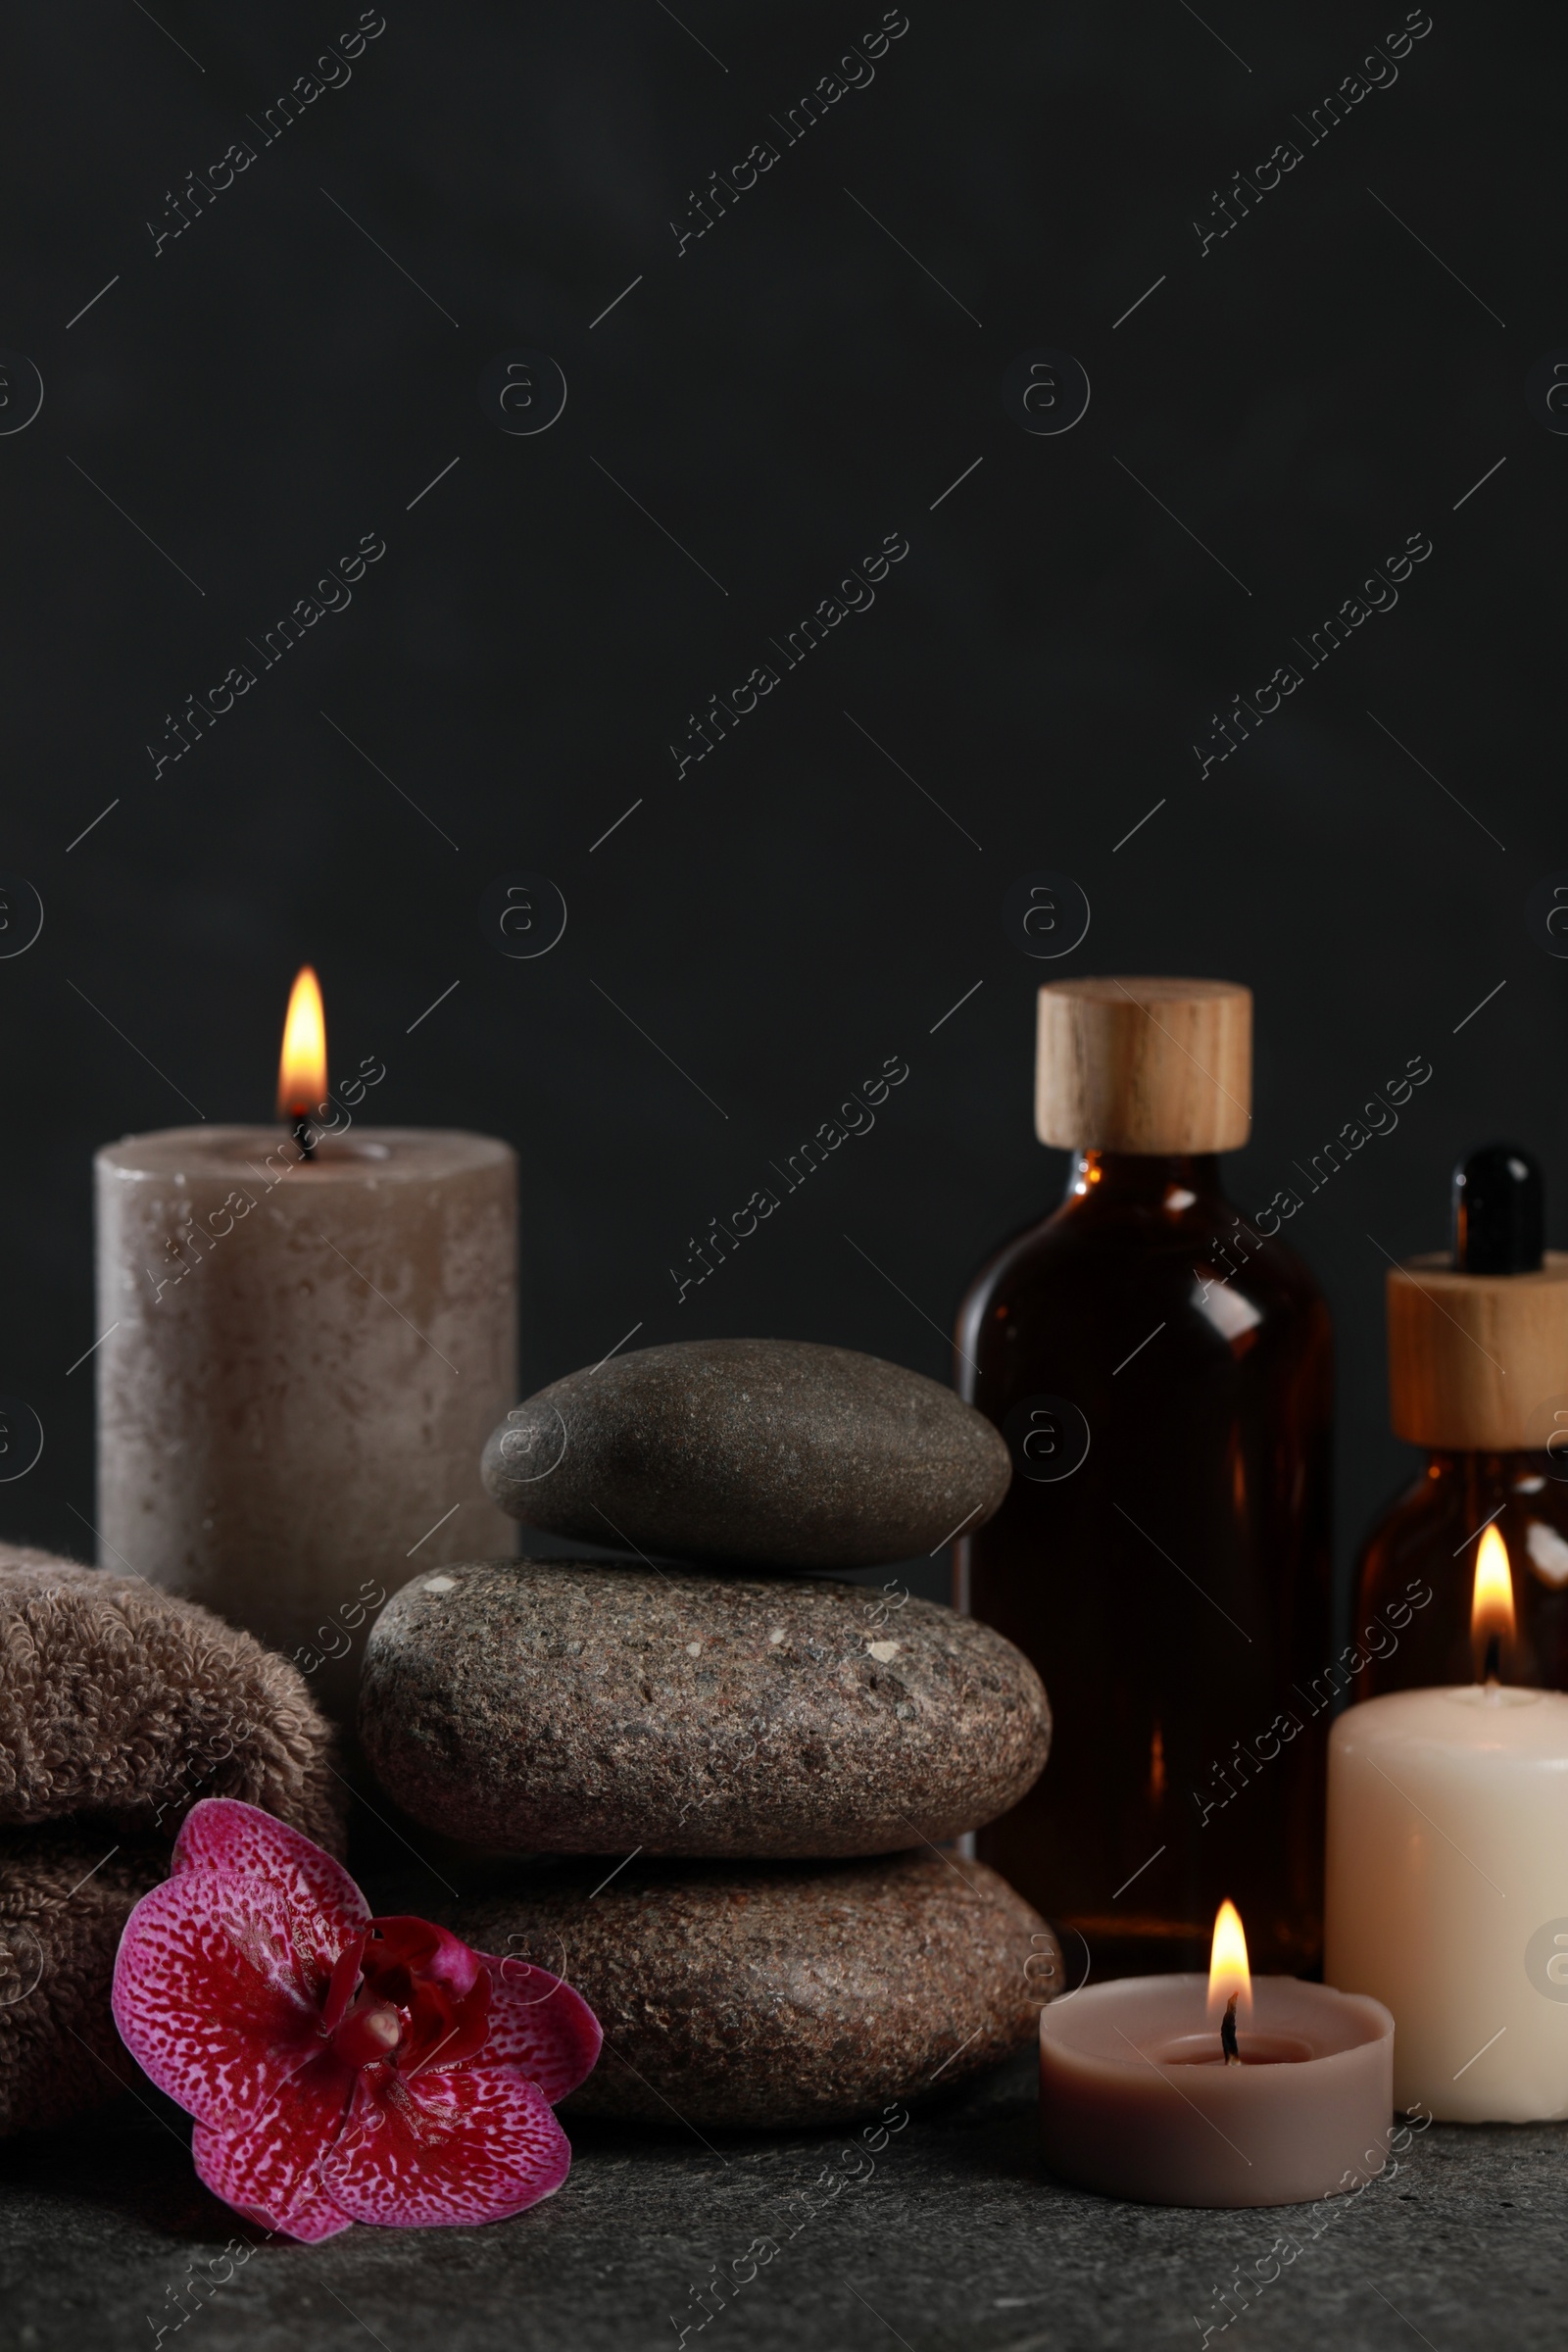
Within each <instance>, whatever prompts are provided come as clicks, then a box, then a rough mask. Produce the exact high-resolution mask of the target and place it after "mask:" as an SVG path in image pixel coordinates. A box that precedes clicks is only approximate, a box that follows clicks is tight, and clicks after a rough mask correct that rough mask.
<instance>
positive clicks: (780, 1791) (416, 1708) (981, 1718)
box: [360, 1560, 1051, 1857]
mask: <svg viewBox="0 0 1568 2352" xmlns="http://www.w3.org/2000/svg"><path fill="white" fill-rule="evenodd" d="M884 1609H885V1604H884V1603H883V1602H882V1601H881V1600H880V1598H879V1596H878V1595H875V1594H872V1593H865V1592H864V1591H862V1590H861V1589H860V1588H858V1587H857V1586H854V1585H841V1584H836V1583H829V1582H828V1581H826V1580H825V1579H817V1578H809V1577H771V1578H766V1579H763V1578H741V1577H726V1576H717V1575H711V1574H708V1573H706V1572H704V1571H702V1570H698V1569H688V1570H683V1571H680V1572H670V1573H667V1574H666V1573H663V1572H662V1571H660V1570H657V1569H653V1568H620V1567H608V1568H607V1567H595V1566H590V1565H586V1564H584V1563H580V1562H576V1561H553V1562H550V1563H549V1564H542V1563H539V1562H534V1561H527V1560H479V1561H474V1562H471V1563H468V1564H466V1565H459V1566H453V1567H446V1568H441V1569H438V1570H432V1571H430V1572H429V1573H427V1574H425V1575H424V1576H420V1577H417V1578H416V1579H415V1580H414V1582H413V1583H412V1584H409V1585H405V1586H404V1588H403V1590H402V1591H401V1592H400V1593H394V1594H393V1596H392V1599H391V1600H390V1601H389V1602H388V1603H387V1605H386V1607H385V1608H384V1609H383V1610H382V1612H381V1615H380V1617H379V1618H378V1620H377V1622H376V1625H375V1629H374V1631H373V1633H372V1634H371V1636H370V1640H369V1642H368V1647H367V1651H366V1660H365V1674H364V1680H363V1683H362V1686H361V1694H360V1732H361V1737H362V1739H363V1740H364V1742H365V1746H366V1750H367V1752H368V1756H369V1758H370V1761H371V1763H372V1765H373V1766H374V1768H375V1771H376V1772H377V1774H378V1775H379V1777H380V1779H381V1782H382V1784H383V1786H384V1787H385V1788H386V1789H388V1791H389V1792H390V1793H391V1794H392V1795H393V1796H394V1797H396V1798H397V1800H398V1802H399V1803H400V1804H402V1805H404V1806H406V1807H407V1809H408V1811H409V1812H410V1813H412V1814H413V1815H414V1816H415V1818H416V1819H417V1820H418V1821H421V1822H424V1823H425V1824H427V1825H428V1826H429V1827H430V1828H431V1829H434V1830H439V1831H442V1832H443V1833H445V1834H446V1835H447V1836H449V1837H452V1838H463V1839H466V1840H468V1841H469V1842H471V1843H474V1844H479V1845H485V1846H490V1847H494V1848H498V1849H500V1850H502V1851H505V1852H509V1853H514V1854H516V1853H526V1852H547V1853H577V1854H626V1853H629V1852H630V1851H631V1849H632V1848H633V1847H634V1846H638V1847H641V1848H642V1850H643V1851H644V1852H645V1853H648V1854H687V1855H715V1856H718V1855H722V1856H762V1857H777V1856H785V1855H834V1854H874V1853H888V1852H892V1851H895V1850H896V1849H898V1848H900V1847H904V1846H912V1845H918V1844H919V1843H920V1842H921V1840H922V1839H929V1840H930V1841H932V1842H933V1843H940V1842H941V1841H942V1840H943V1839H944V1838H952V1837H955V1836H956V1835H957V1834H958V1833H959V1832H960V1831H962V1830H968V1829H974V1828H977V1827H979V1826H980V1825H981V1824H982V1823H985V1822H988V1821H991V1820H994V1819H995V1818H996V1816H997V1815H998V1814H999V1813H1002V1812H1005V1810H1006V1808H1007V1807H1008V1806H1009V1805H1011V1804H1013V1803H1015V1802H1016V1800H1017V1799H1018V1797H1019V1796H1020V1795H1021V1794H1022V1793H1023V1791H1024V1790H1025V1789H1028V1788H1029V1787H1030V1786H1031V1785H1032V1784H1033V1782H1034V1781H1035V1779H1036V1778H1037V1776H1038V1775H1039V1773H1040V1771H1041V1769H1042V1767H1043V1766H1044V1764H1045V1761H1046V1755H1047V1752H1048V1749H1049V1745H1050V1737H1051V1714H1050V1708H1049V1706H1048V1703H1047V1699H1046V1694H1045V1691H1044V1690H1043V1689H1042V1687H1041V1684H1040V1679H1039V1677H1038V1675H1037V1674H1036V1673H1035V1670H1034V1668H1033V1667H1032V1666H1031V1665H1030V1664H1029V1662H1028V1660H1027V1659H1026V1658H1025V1657H1024V1656H1023V1655H1022V1654H1021V1652H1020V1651H1018V1650H1016V1649H1014V1648H1013V1646H1012V1644H1011V1643H1010V1642H1007V1641H1005V1639H1004V1638H1003V1636H1002V1635H1000V1634H998V1633H995V1632H994V1631H993V1630H992V1629H991V1628H990V1627H989V1626H985V1625H981V1624H979V1623H978V1622H977V1621H976V1620H975V1619H973V1618H969V1617H959V1616H957V1615H956V1613H955V1612H954V1611H953V1610H952V1609H946V1608H943V1607H941V1606H940V1605H939V1604H938V1603H937V1602H934V1601H921V1600H909V1601H907V1602H905V1604H904V1605H903V1606H902V1607H901V1608H899V1609H897V1610H896V1611H894V1612H893V1613H892V1614H891V1615H887V1614H885V1613H884Z"/></svg>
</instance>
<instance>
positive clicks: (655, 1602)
mask: <svg viewBox="0 0 1568 2352" xmlns="http://www.w3.org/2000/svg"><path fill="white" fill-rule="evenodd" d="M1008 1471H1009V1464H1008V1457H1007V1451H1006V1448H1005V1446H1004V1445H1003V1443H1002V1441H1001V1439H1000V1438H999V1437H998V1436H997V1434H996V1432H995V1430H994V1429H993V1428H992V1427H991V1425H990V1423H989V1422H987V1421H985V1420H983V1419H982V1418H981V1416H980V1415H979V1414H978V1413H976V1412H974V1411H972V1410H971V1409H970V1407H969V1406H967V1405H965V1404H963V1403H961V1402H960V1401H959V1399H958V1398H957V1397H955V1396H954V1395H953V1394H952V1393H951V1392H950V1391H949V1390H947V1389H944V1388H941V1387H939V1386H938V1385H937V1384H936V1383H935V1382H934V1381H929V1380H924V1379H921V1378H920V1377H919V1376H918V1375H916V1374H914V1373H911V1372H907V1371H903V1370H901V1369H900V1368H899V1367H897V1366H895V1365H892V1364H886V1363H881V1362H878V1361H877V1360H876V1359H875V1358H873V1357H870V1356H864V1355H855V1354H851V1353H849V1352H847V1351H846V1350H844V1349H842V1348H820V1347H810V1346H806V1345H802V1344H799V1343H795V1342H784V1341H760V1340H719V1341H699V1342H693V1343H690V1344H686V1345H681V1346H676V1347H669V1348H648V1349H645V1350H643V1351H641V1352H640V1353H636V1354H632V1355H627V1356H621V1357H617V1358H615V1359H613V1360H612V1361H611V1362H609V1363H606V1364H602V1365H600V1366H598V1367H596V1368H595V1369H594V1370H593V1371H591V1372H578V1373H574V1374H572V1375H571V1377H570V1378H569V1379H566V1380H563V1381H559V1382H557V1383H556V1385H555V1386H554V1387H553V1388H549V1389H545V1390H543V1391H542V1392H541V1393H540V1394H539V1395H538V1396H537V1397H531V1398H530V1399H529V1400H528V1401H527V1402H526V1403H524V1404H520V1405H518V1406H517V1407H516V1409H515V1411H514V1412H513V1413H511V1414H510V1415H509V1416H508V1418H507V1420H506V1421H505V1423H503V1425H502V1427H501V1428H500V1429H498V1430H497V1431H496V1433H495V1435H494V1436H493V1438H492V1439H491V1441H490V1444H489V1446H488V1447H487V1448H486V1452H485V1460H484V1474H485V1480H486V1483H487V1485H488V1487H489V1489H490V1492H491V1493H492V1494H493V1495H495V1497H496V1499H497V1501H498V1502H500V1503H501V1504H502V1506H503V1507H504V1508H505V1509H506V1510H508V1511H510V1512H512V1513H513V1515H514V1516H515V1517H516V1518H518V1519H522V1520H526V1521H527V1522H528V1523H529V1524H530V1525H532V1526H533V1527H535V1528H539V1529H543V1530H547V1531H549V1532H550V1533H551V1534H552V1535H554V1536H557V1537H565V1538H571V1539H574V1540H576V1541H577V1542H579V1543H587V1544H600V1545H606V1544H613V1545H614V1546H616V1547H618V1556H617V1557H615V1558H614V1559H613V1560H609V1561H605V1560H595V1561H584V1560H578V1559H566V1560H559V1559H558V1560H552V1561H531V1560H511V1559H508V1560H479V1561H473V1562H471V1563H468V1564H466V1565H458V1566H451V1567H444V1568H440V1569H436V1570H433V1571H430V1572H428V1573H426V1574H424V1575H422V1576H419V1577H417V1578H416V1579H415V1581H414V1582H413V1583H412V1584H410V1585H407V1586H405V1587H404V1589H403V1591H402V1592H401V1593H397V1594H396V1595H395V1596H394V1598H393V1599H392V1601H391V1602H390V1603H389V1604H388V1605H387V1607H386V1609H385V1610H384V1611H383V1613H382V1615H381V1617H380V1619H379V1621H378V1622H377V1625H376V1627H375V1630H374V1633H373V1634H372V1636H371V1639H370V1642H369V1644H368V1650H367V1655H366V1663H365V1680H364V1686H363V1691H362V1698H361V1712H360V1728H361V1733H362V1737H363V1739H364V1741H365V1745H366V1748H367V1751H368V1755H369V1757H370V1759H371V1762H372V1763H373V1765H374V1766H375V1769H376V1771H377V1772H378V1774H379V1775H380V1778H381V1780H382V1782H383V1784H384V1786H385V1787H386V1789H388V1790H389V1791H390V1792H391V1794H392V1795H393V1796H395V1797H396V1798H397V1799H398V1801H399V1802H400V1803H401V1804H402V1805H403V1806H405V1807H406V1809H407V1810H408V1811H409V1812H410V1813H411V1814H413V1815H414V1816H415V1818H416V1819H417V1821H419V1822H421V1823H423V1824H425V1825H427V1826H428V1827H429V1828H431V1829H433V1830H437V1831H440V1832H442V1833H444V1834H445V1835H447V1836H448V1837H451V1838H457V1839H459V1840H462V1841H465V1842H466V1843H467V1844H468V1845H471V1846H473V1847H476V1848H480V1849H484V1850H486V1851H487V1852H488V1853H489V1854H490V1855H492V1856H498V1855H501V1856H508V1857H515V1859H516V1861H517V1863H518V1864H519V1865H524V1864H525V1867H516V1868H513V1869H510V1870H509V1872H508V1874H507V1876H506V1878H505V1880H504V1882H503V1885H502V1888H501V1890H500V1891H496V1890H494V1889H492V1891H490V1892H489V1893H487V1894H486V1895H485V1896H484V1897H483V1898H482V1899H480V1900H477V1901H472V1902H470V1903H468V1904H467V1905H466V1907H465V1908H464V1909H463V1910H462V1911H461V1913H460V1914H458V1915H457V1916H456V1917H455V1918H454V1921H453V1924H454V1925H455V1926H457V1927H458V1928H459V1930H460V1932H461V1933H462V1934H463V1935H464V1936H466V1938H467V1939H468V1941H470V1942H471V1943H474V1944H476V1945H478V1946H480V1947H481V1948H483V1949H486V1950H490V1951H501V1952H507V1951H510V1952H513V1953H515V1954H516V1955H517V1957H518V1961H519V1968H520V1967H521V1965H522V1964H524V1963H526V1962H530V1961H531V1962H535V1963H538V1964H539V1965H540V1966H541V1967H543V1968H547V1969H551V1970H554V1971H556V1972H557V1973H559V1974H562V1975H564V1976H566V1977H568V1978H569V1979H570V1981H571V1983H572V1984H574V1985H576V1986H577V1988H578V1990H579V1991H581V1992H582V1993H583V1994H584V1996H585V1997H586V1998H587V2000H588V2001H589V2002H590V2003H591V2004H592V2006H593V2007H594V2009H595V2010H596V2012H597V2013H598V2015H599V2017H600V2019H601V2021H602V2023H603V2025H604V2028H605V2036H606V2044H605V2056H604V2058H603V2060H602V2061H601V2064H600V2065H599V2067H598V2069H597V2070H596V2072H595V2073H594V2074H593V2075H592V2076H591V2077H590V2078H589V2080H588V2082H586V2083H585V2084H584V2086H583V2088H582V2089H581V2090H580V2091H579V2092H578V2093H577V2094H576V2096H575V2098H574V2099H573V2101H572V2102H571V2103H572V2105H573V2107H574V2108H575V2109H576V2111H577V2112H578V2113H598V2114H607V2115H608V2114H613V2115H621V2116H640V2117H644V2118H647V2119H649V2120H651V2121H664V2122H667V2121H668V2120H669V2116H670V2111H671V2109H673V2110H674V2111H675V2112H676V2113H677V2114H678V2115H680V2116H681V2117H683V2118H684V2119H685V2120H686V2121H687V2122H689V2123H694V2124H697V2125H703V2124H752V2125H784V2124H795V2123H811V2122H822V2121H828V2120H831V2119H838V2118H849V2117H851V2116H854V2115H856V2114H858V2113H861V2112H864V2111H865V2110H868V2109H871V2108H874V2107H876V2106H878V2105H879V2104H881V2103H883V2102H885V2101H888V2100H892V2099H901V2098H908V2097H910V2096H912V2095H914V2094H915V2093H916V2092H918V2091H919V2090H921V2089H923V2088H924V2087H925V2086H926V2085H927V2083H929V2082H932V2081H933V2080H935V2079H937V2078H938V2077H940V2078H941V2081H942V2082H943V2083H944V2084H946V2083H951V2082H956V2081H957V2080H959V2079H961V2077H963V2076H965V2075H968V2074H970V2073H972V2072H974V2071H975V2070H976V2069H977V2068H980V2067H983V2066H985V2065H987V2064H989V2063H991V2062H993V2061H994V2060H996V2059H998V2058H1000V2057H1003V2056H1005V2055H1006V2054H1007V2053H1008V2052H1010V2051H1011V2050H1013V2049H1015V2048H1017V2047H1018V2046H1019V2045H1020V2044H1021V2043H1023V2042H1025V2041H1027V2039H1028V2038H1029V2036H1030V2034H1032V2033H1033V2031H1034V2027H1035V2022H1036V2019H1037V2017H1038V2013H1039V2008H1040V2003H1041V1999H1042V1996H1043V1994H1044V1993H1046V1992H1049V1991H1051V1990H1054V1989H1055V1988H1057V1987H1058V1986H1059V1985H1060V1982H1061V1978H1060V1967H1059V1961H1058V1960H1057V1959H1056V1956H1055V1947H1054V1942H1053V1939H1052V1937H1051V1934H1050V1931H1049V1929H1047V1928H1046V1926H1045V1923H1044V1922H1043V1921H1042V1920H1041V1919H1040V1918H1039V1917H1038V1915H1037V1914H1036V1913H1035V1912H1033V1911H1032V1910H1031V1909H1030V1908H1029V1906H1028V1905H1027V1904H1026V1903H1024V1902H1023V1901H1021V1900H1020V1899H1019V1897H1018V1896H1017V1895H1015V1894H1014V1893H1013V1892H1012V1890H1011V1888H1010V1887H1007V1886H1006V1885H1005V1882H1004V1881H1003V1880H1001V1879H999V1878H998V1877H997V1876H996V1875H995V1873H994V1872H992V1871H989V1870H987V1869H986V1868H985V1867H984V1865H982V1864H980V1863H976V1862H972V1861H967V1860H963V1859H961V1858H959V1857H958V1856H957V1855H956V1853H954V1852H952V1851H947V1852H943V1851H939V1850H938V1849H939V1848H941V1847H943V1846H944V1845H945V1844H947V1843H948V1842H949V1841H951V1840H954V1839H956V1838H958V1837H959V1835H960V1834H961V1833H962V1832H964V1831H966V1830H971V1829H975V1828H978V1827H979V1826H980V1825H981V1824H983V1823H985V1822H988V1821H991V1820H994V1819H995V1818H996V1816H997V1815H998V1814H999V1813H1002V1812H1004V1811H1005V1810H1006V1808H1007V1807H1008V1806H1009V1805H1011V1804H1014V1803H1016V1801H1017V1799H1018V1798H1019V1797H1020V1796H1021V1795H1022V1794H1023V1793H1024V1791H1025V1790H1026V1789H1028V1788H1029V1787H1030V1786H1031V1785H1032V1784H1033V1782H1034V1781H1035V1779H1036V1777H1037V1776H1038V1774H1039V1773H1040V1771H1041V1769H1042V1767H1043V1765H1044V1764H1045V1761H1046V1753H1047V1748H1048V1745H1049V1741H1050V1731H1051V1718H1050V1712H1049V1708H1048V1706H1047V1701H1046V1694H1045V1691H1044V1690H1043V1689H1042V1688H1041V1685H1040V1682H1039V1679H1038V1677H1037V1676H1036V1675H1035V1672H1034V1670H1033V1668H1032V1667H1031V1666H1030V1665H1029V1663H1028V1661H1027V1660H1026V1659H1025V1658H1024V1657H1022V1656H1021V1655H1020V1653H1019V1652H1018V1651H1017V1650H1016V1649H1014V1648H1013V1647H1012V1645H1011V1644H1010V1643H1009V1642H1005V1641H1004V1640H1003V1638H1002V1637H1001V1635H999V1634H997V1633H994V1632H993V1631H992V1630H991V1629H990V1628H989V1627H987V1626H983V1625H980V1624H977V1623H976V1622H975V1621H974V1620H973V1619H971V1618H966V1617H960V1616H958V1615H956V1613H955V1612H954V1611H953V1610H951V1609H947V1608H943V1607H940V1606H938V1605H936V1604H935V1603H933V1602H930V1601H921V1600H914V1599H908V1600H906V1601H904V1602H903V1604H902V1605H900V1606H897V1607H890V1606H889V1605H888V1604H887V1602H886V1601H885V1599H883V1597H882V1596H881V1595H880V1594H878V1593H875V1592H868V1591H867V1590H866V1589H865V1588H864V1587H863V1586H856V1585H850V1584H846V1583H843V1582H840V1581H832V1580H831V1578H830V1576H829V1575H825V1574H823V1573H822V1572H823V1571H828V1572H831V1571H833V1570H839V1571H841V1572H843V1571H846V1570H851V1569H864V1568H869V1567H874V1566H879V1565H886V1564H888V1563H891V1562H895V1561H898V1560H903V1559H907V1558H909V1557H911V1556H919V1557H924V1556H925V1555H926V1554H928V1553H930V1552H931V1551H932V1550H933V1549H935V1548H938V1547H940V1545H941V1544H942V1543H943V1542H944V1541H945V1539H946V1538H947V1537H949V1536H950V1535H951V1534H952V1533H953V1532H954V1530H955V1528H956V1527H957V1526H959V1525H960V1524H967V1525H971V1526H972V1525H974V1524H976V1523H977V1522H978V1521H979V1520H981V1519H984V1518H987V1517H989V1516H990V1514H991V1513H992V1512H993V1511H994V1510H995V1509H996V1508H997V1505H998V1504H999V1503H1000V1502H1001V1500H1002V1497H1003V1495H1004V1493H1005V1489H1006V1485H1007V1479H1008ZM561 1856H569V1857H572V1858H571V1859H570V1860H569V1861H565V1860H556V1859H554V1857H561Z"/></svg>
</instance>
